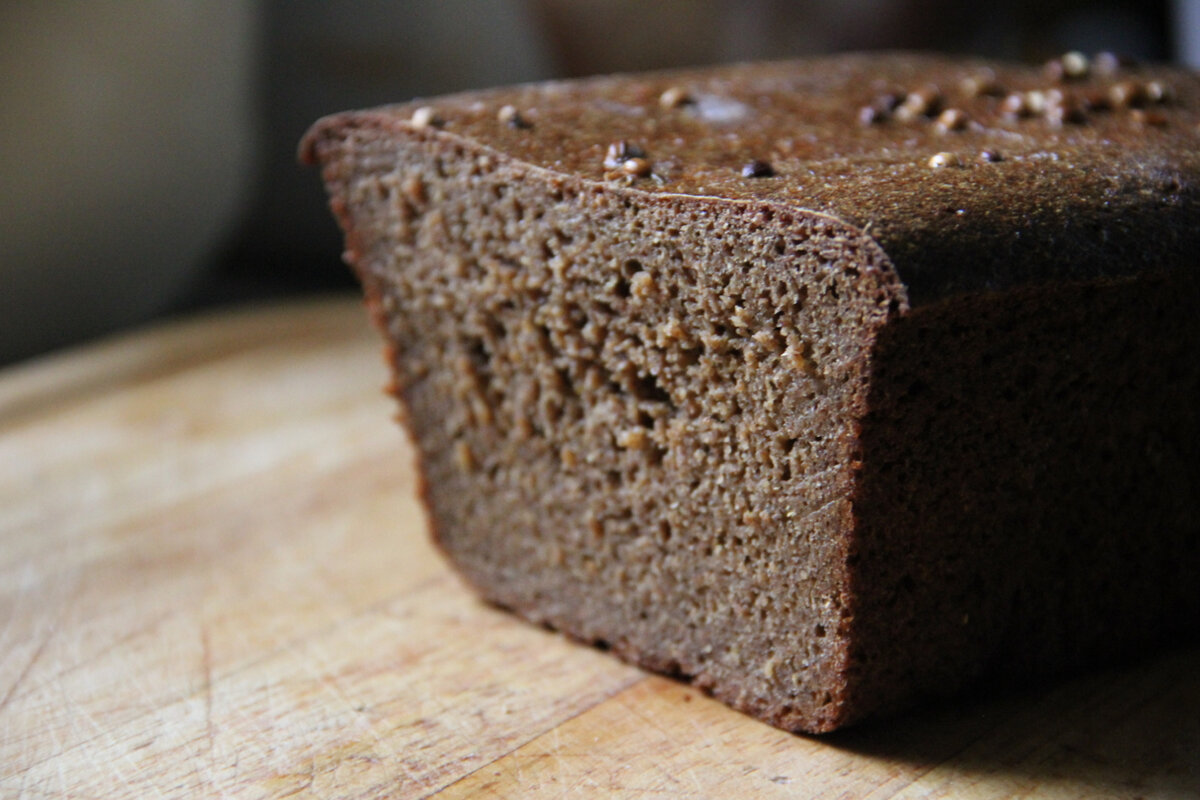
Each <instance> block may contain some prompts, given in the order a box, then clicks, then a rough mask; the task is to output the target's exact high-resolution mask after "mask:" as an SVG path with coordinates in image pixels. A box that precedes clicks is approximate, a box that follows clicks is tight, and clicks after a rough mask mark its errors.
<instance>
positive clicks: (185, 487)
mask: <svg viewBox="0 0 1200 800" xmlns="http://www.w3.org/2000/svg"><path fill="white" fill-rule="evenodd" d="M378 352H379V347H378V345H377V343H376V341H375V338H374V334H373V333H372V332H371V331H370V330H368V328H367V324H366V320H365V314H364V313H363V311H362V309H361V308H360V306H359V303H358V302H356V301H355V300H354V299H352V298H347V297H335V298H326V299H320V300H316V301H306V302H299V303H292V304H288V305H283V306H274V307H270V308H265V309H261V308H260V309H251V310H244V311H236V312H221V313H217V314H209V315H206V316H203V317H199V318H195V319H190V320H185V321H182V322H177V323H174V324H170V325H166V326H160V327H157V328H153V329H149V330H145V331H140V332H137V333H135V334H132V335H128V336H124V337H122V338H119V339H115V340H111V341H106V342H102V343H100V344H97V345H93V346H89V347H86V348H84V349H79V350H76V351H72V352H68V353H66V354H61V355H56V356H54V357H50V358H46V359H42V360H40V361H37V362H34V363H30V364H26V365H21V366H18V367H15V368H13V367H10V368H9V369H7V370H6V371H3V372H0V797H3V798H50V797H53V798H60V797H69V798H145V797H239V798H241V797H247V798H259V797H291V796H314V797H339V798H341V797H347V798H350V797H355V798H357V797H429V796H434V797H439V798H451V797H534V798H537V797H596V796H602V797H603V796H612V797H626V796H628V797H634V796H636V797H670V798H674V797H721V798H727V797H767V798H770V797H838V798H915V797H967V798H1002V797H1014V796H1015V797H1039V798H1041V797H1046V798H1085V797H1086V798H1092V797H1128V798H1135V797H1144V798H1150V797H1197V796H1200V650H1198V649H1196V648H1195V647H1191V648H1184V649H1180V650H1177V651H1174V652H1169V653H1160V654H1157V655H1153V656H1151V657H1148V659H1147V660H1145V661H1143V662H1141V663H1138V664H1135V665H1131V666H1127V667H1124V668H1120V669H1106V670H1102V671H1098V672H1095V673H1092V674H1090V675H1086V676H1082V677H1079V678H1076V679H1074V680H1070V681H1067V682H1064V683H1059V684H1057V685H1054V686H1050V687H1041V688H1035V689H1031V690H1030V691H1028V692H1027V693H1022V694H1020V695H1007V696H1002V697H986V698H975V699H970V700H963V701H960V702H958V703H956V704H953V705H948V706H942V707H938V708H933V709H925V710H923V711H921V712H918V713H913V714H909V715H906V716H903V717H900V718H897V719H892V720H888V721H885V722H882V723H876V724H872V725H867V726H863V727H860V728H857V729H852V730H849V731H845V732H843V733H840V734H837V735H834V736H830V737H825V738H806V737H801V736H793V735H789V734H786V733H783V732H781V731H778V730H775V729H772V728H770V727H767V726H765V725H762V724H760V723H758V722H755V721H754V720H751V719H749V718H747V717H744V716H742V715H740V714H737V713H735V712H733V711H731V710H729V709H727V708H725V707H724V706H721V705H720V704H718V703H716V702H714V701H712V700H710V699H708V698H706V697H705V696H703V695H702V694H700V693H698V692H696V691H693V690H692V689H690V688H688V687H686V686H683V685H680V684H678V683H675V682H672V681H670V680H666V679H662V678H658V677H654V676H650V675H647V674H645V673H643V672H640V671H638V670H636V669H633V668H631V667H628V666H626V665H623V664H621V663H619V662H618V661H616V660H615V659H614V658H612V657H611V656H609V655H607V654H605V653H601V652H597V651H595V650H592V649H589V648H586V647H581V646H578V645H575V644H572V643H570V642H568V641H565V640H564V639H562V638H561V637H559V636H557V635H555V634H553V633H549V632H546V631H543V630H540V629H537V628H532V627H530V626H527V625H524V624H522V623H520V622H518V621H516V620H515V619H512V618H510V617H509V616H507V615H506V614H504V613H501V612H499V611H497V610H495V609H492V608H489V607H488V606H486V605H483V604H481V603H480V602H478V601H477V600H475V599H474V598H473V597H472V596H471V595H470V594H469V593H468V592H467V591H466V590H465V589H464V588H463V587H462V585H460V583H459V582H458V581H457V580H456V579H455V577H454V576H453V575H452V573H451V572H450V571H449V570H448V568H447V566H446V565H445V564H444V563H443V561H442V560H441V558H440V557H439V556H438V554H437V553H435V552H434V551H433V550H432V548H431V547H430V546H429V544H428V543H427V541H426V538H425V528H424V520H423V517H422V514H421V511H420V509H419V507H418V506H417V504H416V502H415V496H414V485H415V484H414V474H413V469H412V463H411V458H412V451H411V448H410V446H409V444H408V443H407V442H406V441H405V439H404V437H403V436H402V434H401V433H400V431H399V429H398V428H397V426H395V425H393V424H392V415H393V411H394V409H392V407H391V404H390V401H389V400H388V399H386V398H385V397H384V395H383V394H382V392H381V391H380V387H381V386H382V385H383V383H384V382H385V379H386V376H385V374H384V368H383V365H382V362H381V360H380V358H379V355H378Z"/></svg>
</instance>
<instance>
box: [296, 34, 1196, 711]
mask: <svg viewBox="0 0 1200 800" xmlns="http://www.w3.org/2000/svg"><path fill="white" fill-rule="evenodd" d="M1076 55H1077V54H1072V56H1071V58H1072V60H1071V61H1069V62H1067V61H1065V60H1064V61H1061V62H1058V63H1059V69H1058V70H1057V71H1056V72H1054V74H1053V75H1047V74H1046V73H1045V72H1044V71H1040V70H1033V69H1027V68H1018V67H1011V66H1008V65H1001V64H993V63H985V62H977V61H961V60H951V59H943V58H936V57H929V56H912V55H877V56H847V57H838V58H829V59H820V60H813V61H802V62H788V63H777V64H765V65H743V66H737V67H726V68H714V69H708V70H697V71H690V72H674V73H660V74H653V75H647V76H618V77H613V78H601V79H592V80H587V81H576V82H564V83H555V84H543V85H536V86H524V87H516V88H513V89H504V90H492V91H489V92H480V93H474V94H469V95H457V96H453V97H448V98H439V99H437V100H434V101H430V102H425V103H413V104H407V105H402V106H391V107H386V108H383V109H374V110H369V111H362V112H350V113H346V114H341V115H336V116H334V117H330V118H327V119H325V120H323V121H321V122H320V123H318V124H317V125H316V126H315V127H314V128H313V130H312V131H310V133H309V134H308V136H307V137H306V139H305V142H304V144H303V145H302V157H303V158H305V159H306V160H307V161H309V162H313V163H319V164H320V165H321V166H322V170H323V176H324V179H325V181H326V183H327V185H328V187H329V191H330V194H331V198H332V207H333V209H334V212H335V214H336V216H337V217H338V219H339V221H340V223H341V225H342V227H343V228H344V230H345V232H346V241H347V259H348V260H349V262H350V263H351V264H352V265H353V267H354V268H355V270H356V271H357V273H358V275H359V276H360V278H361V279H362V282H363V285H364V289H365V294H366V298H367V301H368V305H369V308H370V310H371V313H372V315H373V317H374V319H375V321H376V323H377V324H378V326H379V327H380V329H381V331H382V332H383V334H384V336H385V340H386V342H387V344H388V358H389V360H390V362H391V364H392V366H393V368H394V376H395V384H394V389H395V392H396V394H397V396H398V397H399V398H400V399H401V401H402V418H403V420H404V422H405V424H406V425H407V426H408V428H409V429H410V431H411V432H412V435H413V437H414V440H415V442H416V444H417V448H418V452H419V458H420V466H421V470H422V475H423V493H424V497H425V501H426V503H427V506H428V510H429V515H430V519H431V523H432V526H433V532H434V536H435V538H436V540H437V542H438V544H439V545H440V546H441V547H442V549H443V550H444V551H445V552H446V554H447V555H448V557H449V558H450V560H451V561H452V562H453V563H454V565H455V566H456V567H457V568H458V570H459V571H460V572H461V574H462V575H463V576H464V577H465V579H466V580H467V581H468V582H469V583H470V584H472V585H473V586H474V587H476V589H477V590H478V591H479V592H480V594H481V595H482V596H484V597H486V598H487V599H488V600H490V601H491V602H494V603H497V604H499V605H502V606H504V607H507V608H510V609H512V610H514V611H515V612H517V613H518V614H520V615H522V616H524V617H526V618H528V619H530V620H532V621H534V622H538V623H542V624H545V625H548V626H551V627H553V628H555V629H558V630H561V631H563V632H565V633H567V634H568V635H570V636H573V637H576V638H578V639H581V640H583V641H587V642H593V643H603V644H604V645H605V646H607V647H610V648H611V649H612V650H613V651H614V652H615V653H616V654H618V655H619V656H621V657H622V658H625V659H627V660H629V661H631V662H634V663H637V664H640V665H642V666H644V667H647V668H649V669H652V670H656V671H661V672H665V673H668V674H674V675H677V676H679V677H681V678H684V679H686V680H689V681H692V682H694V683H696V684H697V685H699V686H702V687H704V688H706V689H708V690H710V691H711V692H712V693H713V694H714V695H715V696H717V697H719V698H720V699H722V700H724V701H726V702H728V703H729V704H731V705H733V706H734V707H736V708H739V709H741V710H744V711H747V712H749V713H751V714H754V715H756V716H758V717H760V718H762V719H764V720H766V721H768V722H770V723H772V724H775V725H778V726H780V727H784V728H787V729H791V730H798V731H808V732H824V731H829V730H833V729H835V728H837V727H840V726H843V725H846V724H849V723H851V722H854V721H857V720H859V719H862V718H864V717H867V716H871V715H875V714H879V713H883V712H886V711H889V710H893V709H896V708H899V707H902V706H904V705H907V704H910V703H912V702H914V701H916V700H917V699H919V698H921V697H923V696H926V695H943V694H945V693H948V692H953V691H958V690H960V689H961V688H962V687H965V686H969V685H972V684H976V683H979V682H982V681H987V680H991V679H996V678H1001V677H1007V678H1009V679H1011V678H1013V677H1014V676H1020V677H1024V676H1028V675H1044V674H1050V673H1056V672H1061V671H1064V670H1069V669H1075V668H1078V667H1080V666H1083V665H1086V664H1088V663H1091V662H1092V661H1095V660H1099V659H1109V658H1114V657H1119V656H1121V655H1124V654H1128V653H1130V652H1135V651H1137V650H1138V649H1140V648H1143V647H1146V646H1149V645H1152V644H1155V643H1161V642H1163V641H1167V640H1171V639H1172V638H1174V639H1178V638H1180V637H1183V636H1189V635H1194V634H1195V632H1196V631H1197V628H1200V592H1197V591H1196V589H1195V585H1196V577H1197V572H1198V571H1200V512H1198V509H1197V501H1196V498H1197V497H1198V496H1200V422H1198V415H1197V411H1196V409H1197V401H1198V400H1200V359H1198V358H1197V342H1198V341H1200V335H1198V334H1200V323H1198V322H1197V314H1196V309H1197V308H1198V307H1200V291H1198V290H1197V281H1196V275H1195V269H1196V268H1197V266H1198V265H1197V263H1196V258H1197V255H1196V254H1197V253H1198V252H1200V156H1198V155H1197V152H1198V150H1200V148H1198V147H1197V145H1200V129H1198V128H1197V125H1198V124H1200V115H1198V114H1197V110H1196V109H1197V100H1198V98H1200V81H1198V80H1197V79H1196V77H1195V76H1193V75H1190V74H1186V73H1182V72H1176V71H1170V70H1163V69H1151V68H1136V67H1128V66H1120V65H1117V64H1116V63H1110V62H1109V61H1108V60H1107V59H1095V60H1093V61H1090V62H1089V61H1087V60H1086V59H1085V60H1084V62H1083V63H1084V70H1083V72H1079V71H1078V69H1076V68H1077V66H1078V63H1077V61H1075V60H1074V59H1075V56H1076ZM1064 63H1068V64H1069V65H1070V66H1071V67H1072V70H1069V71H1068V72H1064V71H1063V69H1062V65H1063V64H1064ZM1068 73H1069V74H1068ZM1013 98H1017V99H1013Z"/></svg>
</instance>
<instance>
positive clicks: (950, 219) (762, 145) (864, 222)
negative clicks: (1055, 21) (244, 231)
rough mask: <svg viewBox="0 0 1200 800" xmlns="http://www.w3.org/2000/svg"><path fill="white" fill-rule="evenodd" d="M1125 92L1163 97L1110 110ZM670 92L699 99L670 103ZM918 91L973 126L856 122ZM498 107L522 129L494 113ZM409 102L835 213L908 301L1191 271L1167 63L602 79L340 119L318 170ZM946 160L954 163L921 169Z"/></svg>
mask: <svg viewBox="0 0 1200 800" xmlns="http://www.w3.org/2000/svg"><path fill="white" fill-rule="evenodd" d="M981 76H988V77H989V79H990V80H991V85H992V86H993V87H994V88H993V89H992V90H989V91H985V92H983V93H980V94H975V95H974V96H972V94H973V92H972V91H968V90H967V89H964V87H963V86H962V84H963V83H964V81H966V82H969V81H971V80H972V79H976V78H979V77H981ZM1127 84H1128V85H1130V86H1132V87H1134V88H1138V87H1141V88H1142V89H1144V88H1145V87H1146V86H1150V85H1154V86H1158V87H1161V88H1162V91H1165V92H1166V94H1165V95H1164V97H1163V98H1162V99H1161V100H1159V101H1157V102H1154V103H1151V101H1149V100H1143V101H1136V106H1137V107H1135V106H1134V105H1128V106H1125V107H1117V106H1114V105H1112V104H1111V103H1109V102H1108V100H1107V98H1108V96H1109V94H1111V93H1112V92H1113V91H1114V87H1117V86H1125V85H1127ZM674 88H680V89H682V90H683V91H684V92H685V93H686V94H687V95H688V96H690V97H693V98H700V102H698V103H693V104H683V105H679V106H677V107H674V108H663V107H662V105H661V103H660V97H661V95H662V94H663V92H664V91H667V90H670V89H674ZM922 91H926V92H933V93H934V96H936V97H937V98H938V99H937V103H938V104H939V105H937V106H933V108H942V109H945V108H955V109H961V110H963V111H964V112H965V113H966V114H967V117H968V119H969V122H968V123H967V124H966V125H965V126H964V127H963V128H962V129H961V130H952V131H947V130H944V128H943V127H941V126H939V124H938V121H937V119H938V118H937V116H936V115H935V114H932V113H930V114H928V115H926V114H917V115H916V116H915V117H914V118H913V119H910V120H901V119H899V114H898V112H891V114H890V115H889V116H888V118H887V119H886V120H885V121H883V122H879V123H875V124H862V123H861V122H860V121H859V119H858V115H859V112H860V111H861V109H862V108H863V107H868V106H871V105H873V104H875V105H878V104H879V103H880V102H882V100H881V98H884V97H887V96H888V95H889V94H893V95H898V96H899V95H903V94H904V93H905V92H922ZM1029 92H1039V93H1041V96H1043V97H1044V96H1045V95H1046V94H1047V93H1053V92H1060V93H1063V94H1065V95H1066V96H1067V97H1068V98H1069V101H1068V102H1071V103H1075V104H1080V103H1092V104H1096V105H1099V106H1101V107H1100V108H1097V109H1095V110H1089V111H1087V112H1086V114H1084V115H1083V116H1082V117H1080V118H1079V120H1080V121H1078V122H1070V121H1068V122H1064V123H1062V124H1055V123H1054V122H1053V121H1052V120H1051V119H1048V118H1047V116H1046V115H1045V114H1044V113H1043V114H1027V115H1022V116H1015V115H1008V114H1006V113H1005V112H1004V110H1003V109H1004V103H1005V100H1006V98H1007V96H1008V95H1011V94H1022V95H1023V94H1025V93H1029ZM1101 101H1104V102H1103V103H1102V102H1101ZM506 105H512V106H514V107H515V108H516V109H518V110H520V111H521V112H522V114H523V115H524V116H525V117H526V118H527V119H528V120H529V121H530V122H531V127H530V128H520V129H517V128H512V127H510V126H508V125H505V124H503V123H502V122H500V121H499V120H498V119H497V109H500V108H502V107H504V106H506ZM1105 105H1107V106H1108V107H1103V106H1105ZM418 109H430V110H431V113H432V115H433V119H434V121H435V122H436V128H433V129H435V130H437V131H440V132H442V133H444V134H447V135H452V136H455V137H460V138H461V139H462V140H464V141H470V142H472V143H474V144H475V145H476V146H483V147H487V148H489V149H491V150H494V151H496V152H500V153H504V154H505V155H506V156H507V157H509V158H513V159H515V160H518V161H521V162H523V163H526V164H529V165H531V166H535V167H540V168H543V169H547V170H550V171H552V172H557V173H560V174H563V175H571V176H578V177H581V178H583V179H585V180H595V181H602V182H608V183H613V182H614V170H613V169H611V168H609V167H606V166H605V160H606V159H605V154H606V151H607V148H608V147H609V146H610V145H611V144H613V143H616V142H621V141H626V142H630V143H636V144H637V146H638V147H640V148H642V149H643V150H644V151H645V152H646V154H647V155H646V157H647V160H648V161H649V162H650V163H651V164H652V165H653V166H654V172H653V176H651V177H645V178H637V179H634V180H631V181H630V183H631V185H632V186H633V188H635V189H636V190H638V191H644V192H650V193H663V192H666V193H681V194H690V195H701V196H711V197H719V198H726V199H746V200H765V201H772V202H778V203H782V204H784V205H787V206H791V207H800V208H806V209H811V210H814V211H820V212H823V213H828V214H831V215H833V216H835V217H838V218H840V219H842V220H845V221H846V222H848V223H849V224H852V225H855V226H857V227H860V228H862V229H864V230H867V231H869V232H870V234H871V235H872V236H874V237H875V238H876V239H877V240H878V241H879V242H880V244H881V245H882V246H883V248H884V249H885V250H886V251H887V252H888V255H889V257H890V258H891V259H892V261H893V263H894V264H895V265H896V267H897V269H898V270H899V272H900V276H901V278H902V279H903V280H904V282H905V284H906V286H907V287H908V293H909V300H910V302H912V303H913V304H914V305H918V304H921V303H924V302H927V301H932V300H934V299H936V298H938V297H940V296H944V295H948V294H956V293H964V292H970V291H979V290H995V289H1001V288H1004V287H1005V286H1009V285H1013V284H1017V283H1021V282H1028V281H1044V280H1049V279H1059V278H1075V279H1083V278H1088V277H1105V276H1107V277H1113V276H1116V275H1119V274H1130V273H1132V272H1136V271H1138V270H1141V269H1161V268H1188V269H1190V268H1192V266H1193V265H1192V264H1191V263H1190V262H1188V263H1180V262H1178V261H1173V262H1171V263H1164V262H1163V259H1164V258H1170V257H1171V256H1172V254H1179V253H1186V252H1194V251H1195V250H1196V249H1198V248H1200V77H1198V76H1197V75H1196V74H1195V73H1190V72H1184V71H1180V70H1176V69H1169V68H1164V67H1153V66H1139V67H1126V68H1124V69H1123V70H1122V71H1120V72H1118V73H1116V74H1099V72H1098V71H1097V73H1096V74H1093V75H1091V76H1090V77H1088V78H1087V79H1084V80H1079V81H1069V82H1063V81H1055V80H1051V79H1049V78H1048V77H1047V76H1046V74H1045V72H1044V71H1043V70H1042V69H1040V68H1036V67H1018V66H1014V65H1012V64H1004V63H997V62H988V61H981V60H963V59H948V58H941V57H935V56H926V55H915V54H902V55H895V54H890V55H889V54H883V55H852V56H840V57H834V58H822V59H813V60H808V61H797V62H780V63H775V64H749V65H742V66H736V67H721V68H709V69H704V70H693V71H682V72H665V73H652V74H649V75H636V76H613V77H604V78H595V79H590V80H585V81H574V82H564V83H552V84H536V85H530V86H522V87H514V88H510V89H500V90H492V91H488V92H478V93H471V94H466V95H456V96H451V97H443V98H437V99H436V100H431V101H427V102H424V101H416V102H413V103H409V104H405V105H398V106H391V107H387V108H383V109H376V110H373V111H370V112H365V113H364V112H358V113H351V114H339V115H335V116H333V117H330V118H327V119H326V120H324V121H322V122H320V123H318V124H317V125H316V126H315V127H314V129H313V130H312V131H311V132H310V133H309V135H308V137H306V139H305V142H304V143H303V144H302V146H301V154H302V158H305V159H307V160H309V161H310V162H311V160H312V155H311V152H310V150H311V148H312V147H313V146H314V142H315V140H316V139H319V138H320V137H322V136H324V135H330V134H332V135H342V133H344V132H345V131H346V130H347V129H348V128H353V127H354V126H360V125H363V126H366V125H395V126H396V128H397V129H400V128H411V124H412V123H411V120H412V117H413V114H414V112H415V111H416V110H418ZM697 109H701V110H697ZM703 109H709V111H708V115H707V116H706V115H705V112H704V111H703ZM723 109H726V110H725V111H724V112H723V111H722V110H723ZM730 109H731V110H730ZM721 113H726V114H728V116H729V119H728V120H727V121H725V120H723V119H721V117H720V114H721ZM940 153H944V154H947V155H949V156H951V157H952V159H951V160H950V162H949V163H950V166H947V167H943V168H934V167H931V166H930V161H931V159H932V158H933V157H934V156H936V155H937V154H940ZM985 153H987V154H990V156H991V157H992V158H993V159H994V160H990V161H985V160H982V154H985ZM753 158H760V159H766V160H768V161H769V162H770V164H771V166H772V169H773V176H772V177H769V178H755V177H744V176H743V175H742V168H743V166H744V164H745V162H747V161H748V160H750V159H753ZM617 173H618V174H617V178H616V179H617V180H620V175H619V171H617ZM654 176H657V177H654ZM659 178H661V181H660V180H659ZM1147 240H1149V241H1154V242H1156V243H1159V246H1157V247H1155V248H1146V247H1144V246H1143V243H1144V242H1145V241H1147ZM1032 265H1037V268H1036V270H1035V269H1034V268H1033V266H1032Z"/></svg>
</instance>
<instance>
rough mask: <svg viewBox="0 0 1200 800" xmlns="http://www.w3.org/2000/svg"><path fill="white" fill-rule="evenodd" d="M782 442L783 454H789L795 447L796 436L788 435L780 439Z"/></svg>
mask: <svg viewBox="0 0 1200 800" xmlns="http://www.w3.org/2000/svg"><path fill="white" fill-rule="evenodd" d="M782 444H783V452H784V455H791V454H792V451H793V450H795V449H796V437H795V436H791V437H788V438H787V439H784V440H783V441H782Z"/></svg>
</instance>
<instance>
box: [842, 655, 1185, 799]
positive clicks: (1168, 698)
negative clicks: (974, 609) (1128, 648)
mask: <svg viewBox="0 0 1200 800" xmlns="http://www.w3.org/2000/svg"><path fill="white" fill-rule="evenodd" d="M822 741H824V742H826V743H828V744H830V745H833V746H835V747H838V748H840V749H844V750H847V751H850V752H854V753H858V754H860V755H865V756H871V757H874V758H881V759H887V760H893V761H902V762H907V763H910V764H919V765H927V766H928V768H929V770H930V772H927V773H924V775H923V777H922V780H923V781H924V782H926V783H928V782H930V781H932V782H933V783H934V784H936V783H938V781H944V782H945V783H946V784H947V787H949V786H951V785H953V786H955V787H959V788H960V789H961V788H965V787H966V786H970V785H971V783H972V779H973V778H976V779H982V778H983V776H987V779H988V782H989V783H991V782H994V780H995V779H996V778H997V777H998V776H1003V777H1004V779H1006V780H1008V781H1011V783H1012V784H1013V789H1014V791H1016V790H1018V789H1020V788H1021V787H1022V786H1024V787H1026V788H1029V787H1033V786H1045V785H1050V784H1053V785H1058V784H1063V785H1068V786H1072V787H1075V788H1078V789H1079V790H1083V791H1087V792H1089V793H1096V794H1105V795H1110V794H1111V795H1112V796H1120V797H1126V796H1128V797H1197V796H1200V646H1197V645H1191V646H1188V647H1186V648H1181V649H1176V650H1172V651H1168V652H1165V653H1162V654H1159V655H1157V656H1154V657H1151V658H1149V659H1147V660H1145V661H1140V662H1137V663H1132V664H1127V665H1124V666H1120V667H1114V668H1110V669H1106V670H1102V671H1096V672H1092V673H1089V674H1086V675H1082V676H1079V677H1077V678H1073V679H1068V680H1064V681H1061V682H1058V683H1052V684H1049V685H1045V686H1038V687H1030V688H1025V689H1020V690H1017V689H1006V690H1002V691H999V692H996V693H992V694H990V695H988V696H986V697H977V696H973V697H971V698H969V699H961V700H958V701H956V702H954V703H944V704H941V705H935V706H931V707H928V708H926V709H925V710H921V711H915V712H910V713H908V714H904V715H901V716H898V717H895V718H891V719H888V720H881V721H879V722H874V723H867V724H864V725H862V726H859V727H855V728H850V729H847V730H844V731H839V732H836V733H833V734H830V735H829V736H826V737H822Z"/></svg>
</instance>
